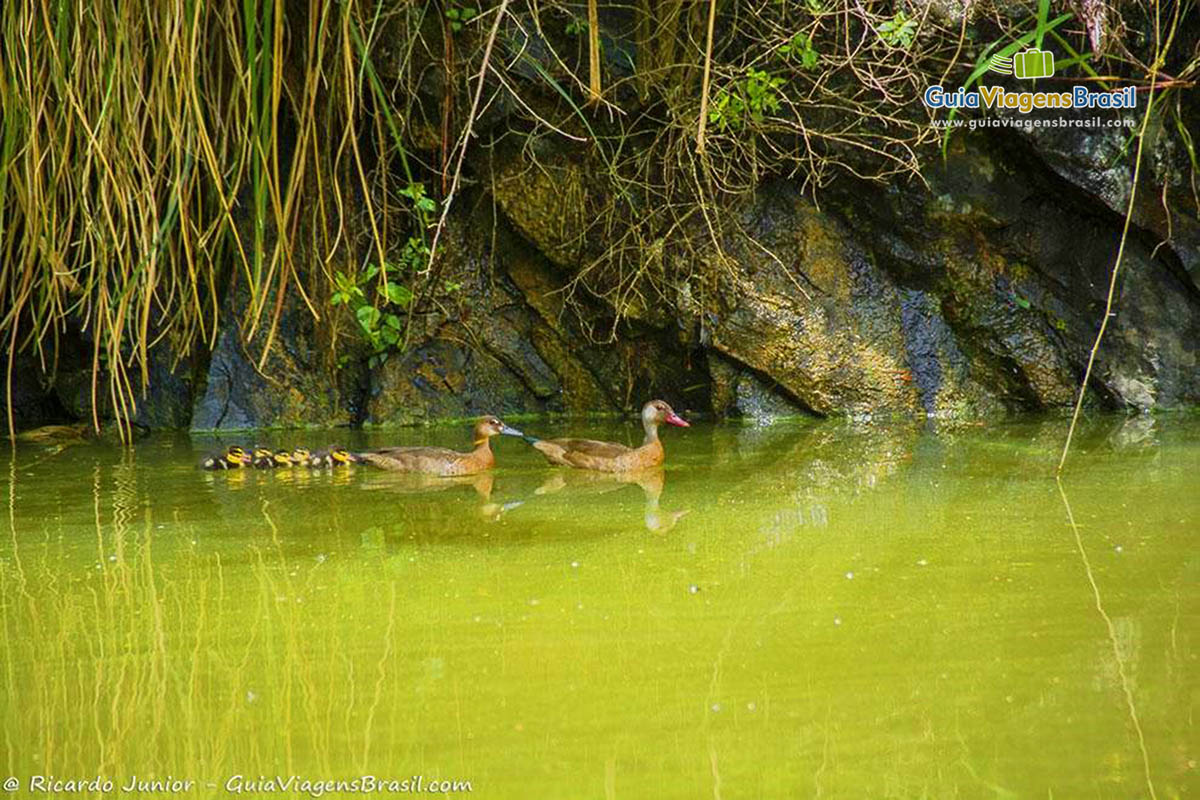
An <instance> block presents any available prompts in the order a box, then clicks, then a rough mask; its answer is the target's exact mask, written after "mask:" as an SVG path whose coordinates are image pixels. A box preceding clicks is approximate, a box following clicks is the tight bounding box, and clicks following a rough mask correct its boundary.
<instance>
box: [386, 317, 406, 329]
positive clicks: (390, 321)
mask: <svg viewBox="0 0 1200 800" xmlns="http://www.w3.org/2000/svg"><path fill="white" fill-rule="evenodd" d="M383 327H384V330H387V329H388V328H391V329H392V330H396V331H398V330H400V329H401V328H403V327H404V323H403V321H402V320H401V319H400V318H399V317H398V316H396V315H395V314H384V315H383Z"/></svg>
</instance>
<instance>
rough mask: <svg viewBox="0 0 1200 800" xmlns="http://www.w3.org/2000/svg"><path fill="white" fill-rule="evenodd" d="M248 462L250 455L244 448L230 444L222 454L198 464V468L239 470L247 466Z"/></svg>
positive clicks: (212, 456)
mask: <svg viewBox="0 0 1200 800" xmlns="http://www.w3.org/2000/svg"><path fill="white" fill-rule="evenodd" d="M250 461H251V458H250V454H249V453H247V452H246V448H244V447H242V446H241V445H236V444H231V445H229V447H227V448H225V452H224V453H221V454H219V455H211V456H208V457H207V458H205V459H204V460H203V461H201V462H200V467H201V469H207V470H217V469H241V468H242V467H245V466H246V465H247V464H249V463H250Z"/></svg>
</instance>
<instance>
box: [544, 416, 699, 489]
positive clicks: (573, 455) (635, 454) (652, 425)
mask: <svg viewBox="0 0 1200 800" xmlns="http://www.w3.org/2000/svg"><path fill="white" fill-rule="evenodd" d="M664 422H665V423H667V424H668V425H674V426H676V427H679V428H689V427H691V425H690V424H689V423H688V421H687V420H685V419H684V418H683V417H681V416H679V415H678V414H676V413H675V410H674V409H672V408H671V406H669V405H667V403H665V402H663V401H662V400H651V401H650V402H648V403H646V405H644V406H642V428H643V429H644V430H645V431H646V437H645V438H644V439H643V440H642V444H641V446H640V447H626V446H625V445H623V444H617V443H616V442H597V441H594V440H592V439H539V438H537V437H536V436H524V437H523V438H524V439H525V441H527V442H529V444H531V445H533V448H534V449H535V450H537V451H538V452H539V453H541V454H542V455H543V456H545V457H546V460H547V461H549V462H550V463H551V464H554V465H556V466H563V467H575V468H576V469H590V470H595V471H597V472H634V471H637V470H641V469H647V468H649V467H656V466H658V465H659V464H661V463H662V462H663V456H664V452H663V446H662V442H661V441H659V439H658V426H659V425H661V424H662V423H664Z"/></svg>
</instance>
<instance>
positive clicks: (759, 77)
mask: <svg viewBox="0 0 1200 800" xmlns="http://www.w3.org/2000/svg"><path fill="white" fill-rule="evenodd" d="M783 83H784V80H783V78H780V77H776V76H772V75H770V74H768V73H766V72H764V71H762V70H757V69H749V70H747V72H746V75H745V77H743V78H741V79H740V80H738V81H737V82H736V83H734V84H733V86H731V87H730V88H728V89H724V88H722V89H718V90H717V95H716V97H715V98H714V99H713V103H712V106H711V107H710V108H709V111H708V121H709V122H711V123H712V124H713V125H715V126H716V127H717V130H721V131H724V130H728V129H732V130H741V129H742V128H743V127H745V125H746V123H747V122H756V123H758V122H762V121H763V118H764V117H765V116H766V114H768V113H774V112H776V111H778V110H779V89H780V87H782V86H783Z"/></svg>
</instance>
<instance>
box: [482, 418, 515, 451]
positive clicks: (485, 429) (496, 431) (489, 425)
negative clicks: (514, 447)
mask: <svg viewBox="0 0 1200 800" xmlns="http://www.w3.org/2000/svg"><path fill="white" fill-rule="evenodd" d="M501 434H504V435H505V436H524V435H525V434H523V433H521V432H520V431H519V430H517V429H516V428H510V427H509V426H507V425H505V424H504V423H503V422H502V421H501V420H500V418H499V417H492V416H488V417H484V418H483V419H481V420H479V421H478V422H476V423H475V443H476V444H479V443H480V442H484V441H487V440H488V439H490V438H492V437H493V436H499V435H501Z"/></svg>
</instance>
